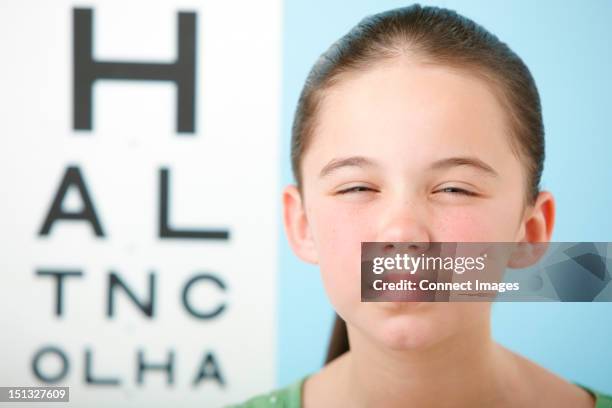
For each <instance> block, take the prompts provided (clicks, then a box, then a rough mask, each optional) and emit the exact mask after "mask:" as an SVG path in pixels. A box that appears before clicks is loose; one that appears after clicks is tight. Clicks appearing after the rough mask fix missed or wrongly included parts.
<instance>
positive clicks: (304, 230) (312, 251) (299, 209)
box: [283, 185, 318, 264]
mask: <svg viewBox="0 0 612 408" xmlns="http://www.w3.org/2000/svg"><path fill="white" fill-rule="evenodd" d="M283 223H284V226H285V233H286V235H287V240H288V241H289V245H290V246H291V249H293V252H295V254H296V255H297V256H298V257H299V258H300V259H301V260H303V261H304V262H308V263H313V264H316V263H317V262H318V257H317V251H316V247H315V245H314V240H313V237H312V234H311V229H310V224H309V223H308V217H307V216H306V211H305V208H304V205H303V200H302V196H301V194H300V192H299V190H298V189H297V187H296V186H295V185H288V186H287V187H285V189H284V190H283Z"/></svg>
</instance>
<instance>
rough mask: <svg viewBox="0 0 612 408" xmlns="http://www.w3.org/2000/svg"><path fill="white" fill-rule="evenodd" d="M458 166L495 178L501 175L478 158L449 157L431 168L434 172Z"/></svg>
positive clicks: (435, 163) (433, 164)
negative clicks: (471, 168)
mask: <svg viewBox="0 0 612 408" xmlns="http://www.w3.org/2000/svg"><path fill="white" fill-rule="evenodd" d="M456 166H470V167H474V168H475V169H477V170H480V171H482V172H484V173H487V174H488V175H490V176H493V177H498V176H499V174H497V172H496V171H495V170H494V169H493V167H491V166H490V165H488V164H487V163H485V162H484V161H482V160H480V159H479V158H477V157H468V156H461V157H449V158H446V159H442V160H438V161H436V162H434V163H432V164H431V166H430V168H431V169H432V170H444V169H448V168H451V167H456Z"/></svg>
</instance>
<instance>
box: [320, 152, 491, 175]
mask: <svg viewBox="0 0 612 408" xmlns="http://www.w3.org/2000/svg"><path fill="white" fill-rule="evenodd" d="M376 166H378V164H377V163H376V162H375V161H373V160H371V159H368V158H366V157H363V156H351V157H346V158H339V159H332V160H330V161H329V163H327V164H326V165H325V166H324V167H323V168H322V169H321V172H320V173H319V177H320V178H322V177H326V176H328V175H330V174H331V173H333V172H334V171H336V170H338V169H340V168H342V167H376ZM457 166H470V167H474V168H475V169H477V170H480V171H482V172H484V173H487V174H488V175H491V176H493V177H498V176H499V174H497V172H496V171H495V170H494V169H493V167H491V166H490V165H488V164H487V163H485V162H484V161H482V160H480V159H479V158H477V157H469V156H459V157H448V158H446V159H441V160H438V161H436V162H434V163H432V164H431V166H430V169H432V170H444V169H448V168H451V167H457Z"/></svg>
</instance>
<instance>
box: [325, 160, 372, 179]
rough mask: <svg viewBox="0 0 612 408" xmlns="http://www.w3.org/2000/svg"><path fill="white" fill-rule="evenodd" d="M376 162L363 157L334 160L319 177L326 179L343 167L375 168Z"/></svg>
mask: <svg viewBox="0 0 612 408" xmlns="http://www.w3.org/2000/svg"><path fill="white" fill-rule="evenodd" d="M375 166H377V164H376V162H374V161H373V160H371V159H368V158H366V157H363V156H351V157H346V158H342V159H332V160H330V161H329V163H327V164H326V165H325V166H324V167H323V168H322V169H321V172H320V173H319V177H325V176H328V175H330V174H331V173H333V172H334V171H336V170H338V169H340V168H342V167H375Z"/></svg>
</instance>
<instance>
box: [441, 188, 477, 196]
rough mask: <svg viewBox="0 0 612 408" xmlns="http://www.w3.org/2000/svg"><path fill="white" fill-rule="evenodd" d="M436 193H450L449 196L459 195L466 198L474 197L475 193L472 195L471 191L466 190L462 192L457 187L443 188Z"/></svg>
mask: <svg viewBox="0 0 612 408" xmlns="http://www.w3.org/2000/svg"><path fill="white" fill-rule="evenodd" d="M436 192H442V193H451V194H461V195H467V196H475V195H476V194H475V193H472V192H471V191H468V190H464V189H462V188H458V187H444V188H442V189H440V190H438V191H436Z"/></svg>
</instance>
